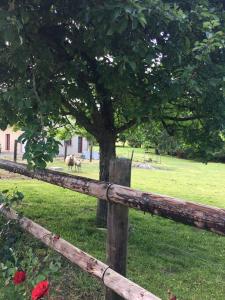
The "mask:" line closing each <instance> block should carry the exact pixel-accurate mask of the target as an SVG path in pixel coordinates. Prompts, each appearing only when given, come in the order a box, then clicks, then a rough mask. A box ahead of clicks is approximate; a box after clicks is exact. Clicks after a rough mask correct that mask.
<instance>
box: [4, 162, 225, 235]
mask: <svg viewBox="0 0 225 300" xmlns="http://www.w3.org/2000/svg"><path fill="white" fill-rule="evenodd" d="M0 168H2V169H5V170H7V171H10V172H14V173H18V174H21V175H25V176H28V177H32V178H36V179H38V180H41V181H45V182H48V183H51V184H55V185H58V186H61V187H64V188H67V189H70V190H73V191H76V192H79V193H82V194H87V195H90V196H95V197H97V198H100V199H103V200H106V201H112V202H113V203H119V204H122V205H125V206H128V207H130V208H134V209H137V210H141V211H144V212H147V213H150V214H153V215H158V216H161V217H165V218H168V219H171V220H174V221H177V222H181V223H184V224H188V225H192V226H195V227H198V228H201V229H206V230H210V231H212V232H215V233H218V234H221V235H225V210H224V209H221V208H217V207H212V206H207V205H203V204H198V203H194V202H190V201H184V200H180V199H176V198H172V197H168V196H164V195H158V194H155V193H147V192H141V191H138V190H134V189H131V188H129V187H124V186H120V185H117V184H112V183H107V182H102V181H98V180H93V179H89V178H85V177H80V176H74V175H70V174H66V173H63V172H57V171H52V170H48V169H46V170H36V171H32V170H29V169H28V168H27V166H26V165H25V164H18V163H14V162H11V161H7V160H2V159H0Z"/></svg>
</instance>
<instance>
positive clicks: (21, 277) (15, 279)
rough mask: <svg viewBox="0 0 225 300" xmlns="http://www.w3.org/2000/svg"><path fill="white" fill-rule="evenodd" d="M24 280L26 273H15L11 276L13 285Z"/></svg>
mask: <svg viewBox="0 0 225 300" xmlns="http://www.w3.org/2000/svg"><path fill="white" fill-rule="evenodd" d="M25 279H26V273H25V272H24V271H16V273H15V274H14V276H13V283H14V284H15V285H17V284H20V283H22V282H24V281H25Z"/></svg>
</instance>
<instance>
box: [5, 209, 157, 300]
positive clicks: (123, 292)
mask: <svg viewBox="0 0 225 300" xmlns="http://www.w3.org/2000/svg"><path fill="white" fill-rule="evenodd" d="M0 213H2V214H3V215H4V216H5V217H6V218H7V219H9V220H17V221H18V224H19V225H20V227H21V228H22V229H24V230H25V231H27V232H29V233H30V234H31V235H32V236H34V237H36V238H37V239H39V240H40V241H42V242H43V243H44V244H46V245H47V246H49V247H50V248H52V249H54V250H55V251H57V252H58V253H60V254H62V255H63V256H64V257H66V258H67V259H68V260H70V261H71V262H72V263H73V264H75V265H77V266H79V267H80V268H81V269H82V270H84V271H85V272H87V273H89V274H91V275H93V276H95V277H96V278H98V279H100V280H102V282H103V284H104V285H105V286H106V287H108V288H110V289H111V290H113V291H114V292H115V293H117V294H118V295H120V296H121V297H123V298H124V299H127V300H160V298H158V297H157V296H155V295H153V294H152V293H150V292H148V291H147V290H145V289H143V288H142V287H140V286H139V285H137V284H135V283H133V282H132V281H130V280H129V279H127V278H125V277H123V276H122V275H120V274H119V273H117V272H115V271H113V270H112V269H111V268H110V267H109V266H108V265H106V264H104V263H103V262H101V261H100V260H97V259H96V258H94V257H93V256H90V255H89V254H87V253H85V252H83V251H82V250H80V249H79V248H77V247H75V246H73V245H72V244H70V243H69V242H67V241H66V240H64V239H62V238H60V237H58V236H56V235H54V234H53V233H52V232H50V231H48V230H47V229H45V228H44V227H42V226H40V225H39V224H37V223H35V222H33V221H32V220H30V219H28V218H25V217H19V216H18V214H17V213H16V211H15V210H13V209H10V208H6V207H4V205H0Z"/></svg>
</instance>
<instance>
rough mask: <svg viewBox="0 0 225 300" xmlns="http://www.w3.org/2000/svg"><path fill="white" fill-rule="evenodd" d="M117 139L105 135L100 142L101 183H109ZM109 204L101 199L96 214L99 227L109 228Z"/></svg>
mask: <svg viewBox="0 0 225 300" xmlns="http://www.w3.org/2000/svg"><path fill="white" fill-rule="evenodd" d="M115 144H116V137H115V136H113V135H105V136H104V137H103V138H102V139H101V141H99V148H100V166H99V167H100V173H99V179H100V180H101V181H107V182H108V181H109V164H110V160H111V159H113V158H115V156H116V145H115ZM107 205H108V204H107V202H106V201H104V200H101V199H99V200H98V205H97V213H96V225H97V226H98V227H104V228H106V227H107Z"/></svg>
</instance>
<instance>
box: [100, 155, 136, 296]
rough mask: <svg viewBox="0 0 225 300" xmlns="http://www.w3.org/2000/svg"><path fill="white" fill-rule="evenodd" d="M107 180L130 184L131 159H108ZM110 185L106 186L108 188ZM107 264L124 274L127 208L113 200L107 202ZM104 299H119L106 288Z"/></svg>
mask: <svg viewBox="0 0 225 300" xmlns="http://www.w3.org/2000/svg"><path fill="white" fill-rule="evenodd" d="M109 174H110V178H109V181H110V182H113V183H116V184H120V185H125V186H130V180H131V161H130V160H129V159H126V158H117V159H113V160H111V161H110V172H109ZM109 189H110V185H109V186H108V190H109ZM107 228H108V234H107V264H108V265H109V266H110V267H111V268H112V269H113V270H115V271H116V272H118V273H120V274H122V275H123V276H126V265H127V242H128V208H127V207H124V206H122V205H121V204H115V203H113V202H110V201H109V203H108V217H107ZM105 299H106V300H121V299H123V298H121V297H120V296H119V295H117V294H116V293H115V292H113V291H112V290H110V289H106V294H105Z"/></svg>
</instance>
